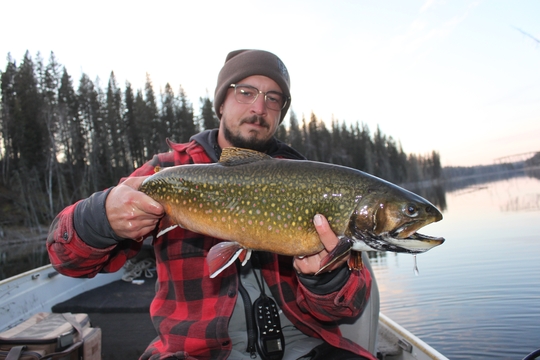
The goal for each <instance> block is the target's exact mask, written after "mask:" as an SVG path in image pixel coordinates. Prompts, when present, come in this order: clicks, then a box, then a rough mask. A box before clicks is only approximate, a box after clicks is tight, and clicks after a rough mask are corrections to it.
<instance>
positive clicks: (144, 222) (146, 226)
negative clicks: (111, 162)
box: [105, 176, 164, 241]
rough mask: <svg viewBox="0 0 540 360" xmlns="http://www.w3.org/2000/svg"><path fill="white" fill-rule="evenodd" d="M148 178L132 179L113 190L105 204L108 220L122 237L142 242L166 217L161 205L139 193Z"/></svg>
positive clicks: (115, 231)
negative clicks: (162, 218)
mask: <svg viewBox="0 0 540 360" xmlns="http://www.w3.org/2000/svg"><path fill="white" fill-rule="evenodd" d="M146 178H147V176H139V177H130V178H127V179H126V180H125V181H124V182H122V183H121V184H119V185H118V186H116V187H115V188H113V189H112V190H111V192H110V193H109V195H108V196H107V200H106V202H105V210H106V212H107V218H108V219H109V223H110V224H111V227H112V229H113V231H114V233H115V234H116V235H118V236H120V237H123V238H127V239H134V240H136V241H142V239H143V238H142V237H143V236H144V235H146V234H148V233H149V232H150V231H152V230H153V229H154V228H155V227H156V224H157V223H158V221H159V219H161V217H162V216H163V215H164V210H163V207H162V206H161V204H160V203H158V202H157V201H155V200H154V199H152V198H151V197H149V196H148V195H146V194H144V193H142V192H140V191H138V189H139V186H140V185H141V184H142V182H143V181H144V179H146Z"/></svg>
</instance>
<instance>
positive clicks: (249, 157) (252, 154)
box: [219, 147, 272, 166]
mask: <svg viewBox="0 0 540 360" xmlns="http://www.w3.org/2000/svg"><path fill="white" fill-rule="evenodd" d="M271 159H272V157H270V156H268V155H266V154H265V153H262V152H259V151H255V150H249V149H242V148H237V147H228V148H225V149H223V151H222V152H221V157H220V158H219V163H220V164H221V165H225V166H236V165H242V164H248V163H252V162H256V161H262V160H271Z"/></svg>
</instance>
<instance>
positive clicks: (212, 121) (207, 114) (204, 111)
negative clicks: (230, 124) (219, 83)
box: [199, 94, 219, 130]
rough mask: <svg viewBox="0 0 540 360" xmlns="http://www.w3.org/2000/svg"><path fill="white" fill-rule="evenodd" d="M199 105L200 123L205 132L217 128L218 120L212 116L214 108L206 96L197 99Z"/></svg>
mask: <svg viewBox="0 0 540 360" xmlns="http://www.w3.org/2000/svg"><path fill="white" fill-rule="evenodd" d="M199 102H200V104H201V122H202V127H203V129H205V130H209V129H217V128H219V119H218V118H217V116H216V115H215V114H214V108H213V105H212V100H210V98H209V97H208V94H206V96H205V97H204V98H202V97H201V98H199Z"/></svg>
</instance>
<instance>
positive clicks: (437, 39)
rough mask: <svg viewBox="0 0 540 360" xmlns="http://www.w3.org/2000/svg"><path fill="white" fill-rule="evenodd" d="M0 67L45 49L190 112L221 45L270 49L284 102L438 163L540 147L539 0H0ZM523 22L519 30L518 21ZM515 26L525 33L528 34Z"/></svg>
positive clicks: (223, 49)
mask: <svg viewBox="0 0 540 360" xmlns="http://www.w3.org/2000/svg"><path fill="white" fill-rule="evenodd" d="M0 9H1V12H2V20H1V21H0V56H2V59H4V61H3V62H0V69H2V70H5V66H6V64H7V61H6V60H5V59H7V54H8V53H11V56H12V57H13V58H14V59H15V60H17V62H18V63H19V62H20V61H22V59H23V57H24V54H25V52H26V50H28V51H30V54H31V55H32V57H33V59H34V60H35V59H36V54H37V52H38V51H39V52H41V54H42V57H43V58H44V60H45V62H47V61H48V58H49V54H50V52H51V51H53V52H54V53H55V56H56V58H57V60H58V62H59V63H60V64H62V65H64V66H65V67H66V69H67V71H68V73H69V74H70V75H71V76H72V78H73V80H74V84H75V86H77V83H78V80H79V78H80V76H81V74H82V73H85V74H87V75H88V76H89V77H90V78H91V79H96V78H97V77H99V78H100V79H101V87H102V88H105V87H106V84H107V81H108V79H109V75H110V72H111V71H114V73H115V75H116V77H117V80H118V82H119V85H120V86H121V88H122V89H124V83H125V81H126V80H127V81H130V82H131V83H132V85H133V86H134V87H135V88H136V89H142V88H143V87H144V82H145V79H146V73H148V74H149V75H150V77H151V79H152V82H153V84H154V87H155V91H156V93H159V91H160V88H163V87H164V85H165V84H166V83H167V82H168V83H170V84H171V86H172V87H173V89H174V91H175V93H178V89H179V87H180V86H182V87H183V88H184V90H185V91H186V93H187V96H188V98H189V99H190V100H191V101H192V103H193V105H194V109H195V111H196V112H198V109H199V97H202V96H205V94H206V92H208V93H209V94H210V96H211V98H213V93H214V87H215V84H216V79H217V74H218V72H219V70H220V68H221V66H222V65H223V62H224V60H225V56H226V54H227V53H228V52H229V51H231V50H236V49H241V48H257V49H264V50H269V51H272V52H274V53H275V54H276V55H278V56H279V57H280V58H281V59H282V60H283V62H284V63H285V65H286V66H287V68H288V70H289V73H290V75H291V93H292V109H293V111H294V112H295V113H296V115H297V116H298V118H299V119H302V116H305V117H306V119H308V120H309V117H310V114H311V112H314V113H315V114H316V115H317V116H318V118H320V119H322V120H324V121H325V122H326V123H327V124H328V126H330V121H331V119H332V117H334V118H335V119H337V120H339V121H340V122H342V121H346V122H348V123H356V122H357V121H358V122H361V123H365V124H367V125H368V126H369V128H370V130H371V131H372V132H374V131H375V130H376V128H377V126H380V128H381V130H382V132H383V133H384V134H386V135H388V136H392V137H393V138H394V139H396V140H398V141H401V144H402V146H403V149H404V150H405V152H407V153H415V154H427V153H430V152H431V151H432V150H436V151H438V152H439V153H440V155H441V160H442V163H443V165H444V166H448V165H451V166H469V165H481V164H482V165H484V164H492V163H493V161H494V159H496V158H499V157H502V156H507V155H513V154H518V153H525V152H531V151H540V43H539V42H538V41H536V40H535V39H540V1H539V0H483V1H482V0H479V1H469V0H407V1H404V0H389V1H367V0H348V1H345V0H332V1H330V0H327V1H320V0H298V1H294V0H274V1H257V0H254V1H246V0H244V1H237V0H227V1H223V0H209V1H205V0H192V1H181V0H176V1H165V0H163V1H160V0H154V1H151V2H150V1H139V0H130V1H115V0H108V1H101V0H98V1H96V0H94V1H73V0H71V1H67V0H66V1H57V0H45V1H44V0H37V1H36V0H32V1H12V0H0ZM520 30H521V31H520ZM523 32H525V33H527V34H529V35H530V36H532V37H530V36H527V35H525V34H524V33H523Z"/></svg>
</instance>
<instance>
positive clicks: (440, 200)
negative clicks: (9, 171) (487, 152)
mask: <svg viewBox="0 0 540 360" xmlns="http://www.w3.org/2000/svg"><path fill="white" fill-rule="evenodd" d="M539 178H540V176H537V177H532V176H526V175H525V174H524V173H522V172H521V173H511V174H504V175H501V176H499V177H498V178H497V179H496V180H493V179H489V180H488V179H469V180H468V181H461V182H459V183H453V184H446V185H445V187H446V191H445V190H444V189H438V188H433V187H431V188H429V189H427V190H428V193H427V194H422V195H424V196H426V197H428V198H430V200H431V201H433V202H434V203H436V204H437V205H438V206H439V207H440V208H441V209H442V210H443V214H444V219H443V220H442V221H441V222H439V223H436V224H432V225H429V226H427V227H425V228H424V229H422V231H421V232H423V233H424V234H426V235H432V236H443V237H445V238H446V242H445V243H444V244H443V245H441V246H439V247H437V248H435V249H432V250H430V251H428V252H427V253H425V254H421V255H418V256H417V262H418V269H419V274H418V275H415V272H414V258H413V256H412V255H406V254H393V253H372V254H371V255H370V256H371V262H372V265H373V268H374V271H375V274H376V278H377V281H378V285H379V288H380V292H381V311H382V312H384V313H385V314H386V315H388V316H390V318H392V319H393V320H395V321H397V322H398V323H399V324H401V325H402V326H404V327H405V328H407V329H408V330H410V331H411V332H412V333H414V334H416V335H418V336H419V337H420V338H421V339H423V340H424V341H426V342H427V343H428V344H430V345H432V346H433V347H434V348H436V349H437V350H438V351H440V352H441V353H442V354H444V355H446V356H447V357H448V358H450V359H452V360H453V359H488V358H489V359H522V358H523V357H524V356H526V355H527V354H529V353H531V352H532V351H534V350H535V349H538V348H540V180H539ZM44 244H45V241H44V240H43V241H39V242H37V243H36V242H35V243H28V244H11V245H10V246H9V247H7V246H6V247H3V248H2V249H1V250H2V251H0V253H1V254H0V255H1V256H0V265H1V266H0V278H2V277H9V276H12V275H14V274H17V273H20V272H22V271H26V270H29V269H32V268H35V267H37V266H40V265H42V264H44V263H47V255H46V253H45V245H44ZM23 253H24V255H23Z"/></svg>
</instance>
